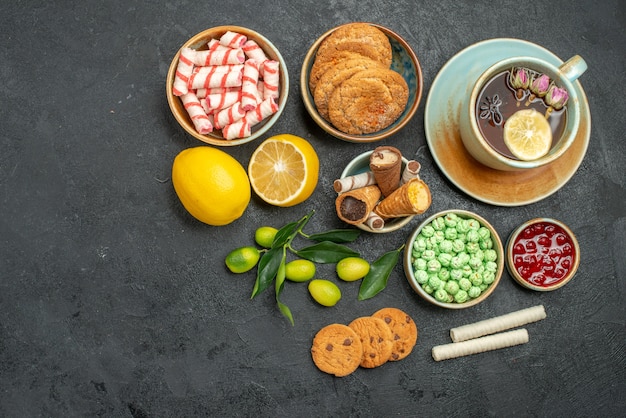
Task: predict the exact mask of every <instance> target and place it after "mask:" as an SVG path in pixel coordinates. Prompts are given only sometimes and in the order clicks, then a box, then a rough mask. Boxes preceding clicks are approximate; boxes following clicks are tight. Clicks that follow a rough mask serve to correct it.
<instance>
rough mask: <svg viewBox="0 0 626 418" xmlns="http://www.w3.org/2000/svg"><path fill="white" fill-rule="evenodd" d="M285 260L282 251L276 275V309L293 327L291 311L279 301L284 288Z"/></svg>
mask: <svg viewBox="0 0 626 418" xmlns="http://www.w3.org/2000/svg"><path fill="white" fill-rule="evenodd" d="M285 259H286V254H285V252H284V251H283V258H282V261H281V263H280V267H279V268H278V272H277V273H276V282H275V289H276V304H277V305H278V309H279V310H280V312H281V313H282V314H283V316H285V317H286V318H287V319H288V320H289V322H291V325H294V321H293V315H292V314H291V309H289V308H288V307H287V305H285V304H284V303H282V302H281V301H280V295H281V294H282V293H283V289H284V288H285Z"/></svg>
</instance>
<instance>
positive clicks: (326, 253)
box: [295, 241, 359, 264]
mask: <svg viewBox="0 0 626 418" xmlns="http://www.w3.org/2000/svg"><path fill="white" fill-rule="evenodd" d="M295 253H296V255H298V256H299V257H302V258H304V259H306V260H310V261H313V262H314V263H321V264H328V263H338V262H339V261H341V260H343V259H344V258H346V257H358V256H359V253H357V252H356V251H354V250H353V249H351V248H348V247H346V246H344V245H341V244H337V243H334V242H331V241H322V242H320V243H317V244H314V245H311V246H309V247H305V248H302V249H300V250H296V251H295Z"/></svg>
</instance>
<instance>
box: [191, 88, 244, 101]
mask: <svg viewBox="0 0 626 418" xmlns="http://www.w3.org/2000/svg"><path fill="white" fill-rule="evenodd" d="M240 90H241V88H239V87H224V88H222V87H215V88H211V89H197V90H196V96H198V98H199V99H200V98H203V97H207V96H208V95H209V94H224V93H227V92H229V91H240Z"/></svg>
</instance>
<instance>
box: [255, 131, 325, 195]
mask: <svg viewBox="0 0 626 418" xmlns="http://www.w3.org/2000/svg"><path fill="white" fill-rule="evenodd" d="M318 175H319V159H318V156H317V154H316V152H315V150H314V149H313V147H312V146H311V144H310V143H309V142H307V141H306V140H305V139H304V138H300V137H298V136H295V135H290V134H282V135H276V136H273V137H270V138H268V139H266V140H265V141H263V142H262V143H261V145H259V146H258V147H257V149H256V150H255V151H254V152H253V153H252V156H251V157H250V163H249V164H248V177H250V184H251V186H252V189H254V192H255V193H256V194H257V195H258V196H259V197H260V198H261V199H263V200H264V201H265V202H267V203H269V204H271V205H274V206H281V207H287V206H294V205H297V204H298V203H302V202H304V201H305V200H306V199H308V198H309V196H311V194H312V193H313V191H314V190H315V187H316V186H317V179H318Z"/></svg>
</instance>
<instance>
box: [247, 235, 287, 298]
mask: <svg viewBox="0 0 626 418" xmlns="http://www.w3.org/2000/svg"><path fill="white" fill-rule="evenodd" d="M284 251H285V249H284V248H283V247H278V248H271V249H270V250H268V251H267V252H266V253H265V254H263V256H261V259H260V260H259V266H258V268H257V274H256V282H255V283H254V289H252V296H251V297H250V298H254V297H255V296H257V295H258V294H260V293H262V292H263V291H264V290H265V289H267V288H268V287H269V286H270V285H271V284H272V281H273V280H274V278H275V277H276V274H277V273H278V269H279V267H280V263H281V261H282V260H283V253H284Z"/></svg>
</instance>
